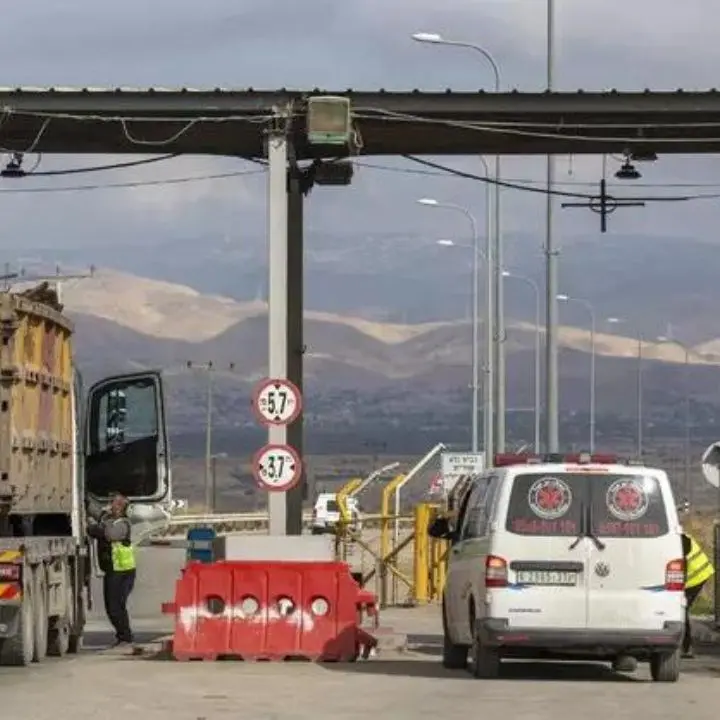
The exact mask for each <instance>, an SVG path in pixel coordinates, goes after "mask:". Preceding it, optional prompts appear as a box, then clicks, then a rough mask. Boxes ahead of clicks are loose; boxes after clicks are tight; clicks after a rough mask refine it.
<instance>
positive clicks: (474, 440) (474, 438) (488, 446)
mask: <svg viewBox="0 0 720 720" xmlns="http://www.w3.org/2000/svg"><path fill="white" fill-rule="evenodd" d="M418 203H419V204H420V205H425V206H426V207H436V208H444V209H446V210H454V211H456V212H460V213H462V214H463V215H465V217H466V218H467V219H468V220H469V222H470V226H471V228H472V234H473V244H472V250H473V308H472V310H473V312H472V314H473V321H472V326H473V341H472V348H471V350H472V385H471V392H472V402H471V406H472V409H471V412H472V418H471V450H472V452H478V448H479V437H478V436H479V432H478V417H479V404H480V403H479V388H480V360H479V354H478V345H479V325H480V259H481V257H482V256H483V253H482V251H481V249H480V236H479V235H478V230H477V221H476V219H475V216H474V215H473V214H472V213H471V212H470V210H468V209H467V208H465V207H463V206H462V205H455V204H454V203H441V202H439V201H438V200H434V199H433V198H421V199H420V200H418ZM490 222H491V218H490V215H489V213H488V229H489V228H490ZM488 253H489V254H488ZM491 256H492V238H491V237H490V235H488V236H487V237H486V249H485V253H484V257H485V262H486V264H487V266H488V267H489V268H490V267H491V265H492V264H491ZM488 274H490V273H488ZM487 301H488V302H487V303H486V307H485V336H486V350H485V356H486V362H485V382H484V383H483V394H484V401H485V402H484V405H483V433H484V446H485V447H484V449H485V458H486V462H488V463H489V462H491V459H492V448H493V427H492V424H493V423H492V417H493V406H492V396H493V394H492V387H493V367H492V356H493V353H492V337H493V328H492V287H490V288H489V291H488V297H487ZM488 341H489V344H488Z"/></svg>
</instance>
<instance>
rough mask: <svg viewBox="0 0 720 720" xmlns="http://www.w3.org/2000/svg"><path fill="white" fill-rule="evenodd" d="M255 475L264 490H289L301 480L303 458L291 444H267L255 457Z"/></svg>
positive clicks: (256, 480)
mask: <svg viewBox="0 0 720 720" xmlns="http://www.w3.org/2000/svg"><path fill="white" fill-rule="evenodd" d="M253 475H254V476H255V482H256V483H257V484H258V487H260V488H262V489H263V490H267V491H268V492H287V491H288V490H292V489H293V488H294V487H295V486H296V485H297V484H298V483H299V482H300V478H301V477H302V460H301V459H300V455H298V453H297V450H295V448H294V447H291V446H290V445H278V444H270V445H265V447H262V448H260V450H258V451H257V452H256V453H255V457H253Z"/></svg>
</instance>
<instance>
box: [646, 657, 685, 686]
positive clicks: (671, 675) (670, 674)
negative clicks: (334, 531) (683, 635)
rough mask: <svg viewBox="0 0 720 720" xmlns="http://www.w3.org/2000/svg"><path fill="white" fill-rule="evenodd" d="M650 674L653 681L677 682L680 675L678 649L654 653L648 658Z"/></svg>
mask: <svg viewBox="0 0 720 720" xmlns="http://www.w3.org/2000/svg"><path fill="white" fill-rule="evenodd" d="M650 676H651V677H652V679H653V680H654V681H655V682H677V681H678V679H679V677H680V650H679V649H678V650H675V651H674V652H670V653H655V654H654V655H653V656H652V657H651V658H650Z"/></svg>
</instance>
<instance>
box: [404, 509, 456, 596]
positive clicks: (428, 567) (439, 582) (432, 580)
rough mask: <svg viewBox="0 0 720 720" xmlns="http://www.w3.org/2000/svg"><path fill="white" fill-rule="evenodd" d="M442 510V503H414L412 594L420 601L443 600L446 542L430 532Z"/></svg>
mask: <svg viewBox="0 0 720 720" xmlns="http://www.w3.org/2000/svg"><path fill="white" fill-rule="evenodd" d="M440 510H441V506H440V505H438V504H437V503H418V504H417V505H416V506H415V532H414V535H415V552H414V557H413V560H414V562H413V588H414V593H413V594H414V599H415V602H416V603H417V604H423V603H429V602H434V601H437V600H440V599H441V598H442V592H443V588H444V587H445V574H446V571H445V565H446V562H447V550H448V548H447V541H446V540H437V539H436V538H431V537H430V536H429V535H428V527H429V526H430V523H431V522H432V521H433V520H434V519H435V517H436V516H437V514H438V512H439V511H440Z"/></svg>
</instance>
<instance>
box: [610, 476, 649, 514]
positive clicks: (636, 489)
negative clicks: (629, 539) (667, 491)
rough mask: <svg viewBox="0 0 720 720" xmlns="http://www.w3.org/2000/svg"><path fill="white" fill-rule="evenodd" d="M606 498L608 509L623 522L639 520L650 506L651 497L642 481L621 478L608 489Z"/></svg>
mask: <svg viewBox="0 0 720 720" xmlns="http://www.w3.org/2000/svg"><path fill="white" fill-rule="evenodd" d="M605 500H606V503H607V507H608V510H609V511H610V512H611V513H612V514H613V515H614V516H615V517H616V518H617V519H618V520H620V521H621V522H634V521H635V520H639V519H640V518H641V517H643V515H645V513H646V512H647V511H648V508H649V507H650V498H649V497H648V494H647V493H646V492H645V488H644V487H643V486H642V481H638V480H635V479H634V478H620V479H619V480H616V481H615V482H614V483H612V485H610V487H609V488H608V490H607V493H606V496H605Z"/></svg>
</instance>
